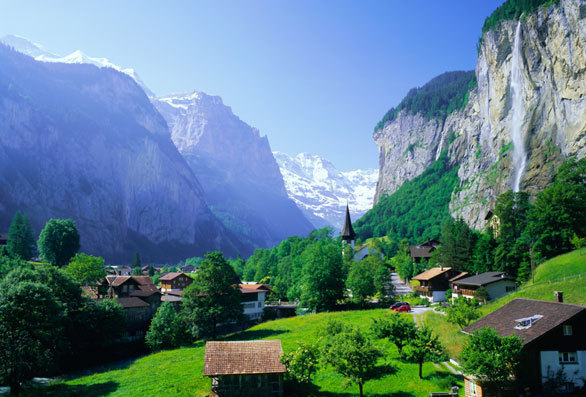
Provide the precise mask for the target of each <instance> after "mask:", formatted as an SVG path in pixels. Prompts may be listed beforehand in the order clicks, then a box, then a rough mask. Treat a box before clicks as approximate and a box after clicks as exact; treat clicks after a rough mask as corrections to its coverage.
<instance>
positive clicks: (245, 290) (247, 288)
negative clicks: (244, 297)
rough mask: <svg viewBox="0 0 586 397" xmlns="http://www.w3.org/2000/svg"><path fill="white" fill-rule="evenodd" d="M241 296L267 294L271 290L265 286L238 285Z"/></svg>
mask: <svg viewBox="0 0 586 397" xmlns="http://www.w3.org/2000/svg"><path fill="white" fill-rule="evenodd" d="M238 286H239V287H240V291H241V292H242V293H243V294H249V293H252V292H269V291H270V290H271V289H270V288H269V287H268V286H267V285H266V284H238Z"/></svg>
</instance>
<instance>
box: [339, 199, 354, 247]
mask: <svg viewBox="0 0 586 397" xmlns="http://www.w3.org/2000/svg"><path fill="white" fill-rule="evenodd" d="M340 235H341V236H342V240H344V241H345V242H347V243H348V244H352V242H353V241H354V240H356V233H354V229H353V228H352V219H350V209H349V208H348V203H346V219H345V220H344V228H343V229H342V233H341V234H340Z"/></svg>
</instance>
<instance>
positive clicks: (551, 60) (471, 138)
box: [373, 0, 586, 229]
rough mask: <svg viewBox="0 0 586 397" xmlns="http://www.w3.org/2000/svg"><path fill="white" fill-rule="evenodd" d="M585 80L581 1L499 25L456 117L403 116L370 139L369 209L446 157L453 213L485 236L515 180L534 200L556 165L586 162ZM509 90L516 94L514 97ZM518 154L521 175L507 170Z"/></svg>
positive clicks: (487, 39)
mask: <svg viewBox="0 0 586 397" xmlns="http://www.w3.org/2000/svg"><path fill="white" fill-rule="evenodd" d="M515 44H518V49H519V53H518V55H517V59H516V60H514V58H515V57H514V49H515ZM515 69H516V70H515ZM585 73H586V4H585V3H584V2H583V1H582V0H561V1H560V2H559V3H558V4H554V5H549V6H545V7H541V8H539V9H538V10H536V11H535V12H532V13H529V14H524V15H523V16H522V17H521V19H520V21H514V20H506V21H503V22H501V23H500V24H498V26H497V27H496V28H495V29H492V30H490V31H487V32H485V33H484V34H483V36H482V39H481V42H480V44H479V53H478V61H477V66H476V70H475V71H474V75H475V79H476V81H477V85H475V86H474V87H473V88H471V90H470V92H469V93H468V96H467V102H466V104H465V106H463V108H461V109H457V110H454V111H453V112H451V113H450V114H448V115H447V117H445V119H441V118H439V119H438V118H427V117H425V116H424V115H422V114H419V113H416V114H412V113H410V112H408V111H407V110H402V111H400V112H399V113H398V114H397V116H396V117H395V118H394V119H393V120H392V121H390V122H387V123H386V124H384V126H382V128H378V129H377V130H376V131H375V132H374V135H373V137H374V139H375V141H376V143H377V145H378V148H379V163H380V170H379V179H378V184H377V190H376V194H375V203H376V202H378V201H379V200H380V198H381V197H382V196H383V195H384V194H391V193H393V192H394V191H396V190H397V189H398V188H399V187H400V186H401V184H402V183H403V182H405V181H407V180H411V179H413V178H414V177H416V176H417V175H419V174H421V173H422V172H423V171H424V170H425V169H426V168H427V167H429V166H430V165H431V164H432V163H433V162H434V161H435V160H436V159H437V158H438V157H439V155H440V153H441V152H442V151H443V150H447V154H448V156H449V159H450V162H451V164H452V165H453V166H457V167H459V168H458V178H459V186H457V187H456V189H454V192H453V193H452V196H451V200H450V206H449V208H450V213H451V215H452V216H454V217H463V219H464V220H465V221H466V222H467V223H468V224H469V225H471V226H473V227H475V228H477V229H479V228H482V227H483V226H484V222H485V221H484V217H485V215H486V213H487V211H488V210H490V209H492V206H493V205H494V202H495V200H496V198H497V197H498V195H500V194H501V193H503V192H505V191H507V190H510V189H513V188H515V174H516V172H517V171H518V175H519V184H518V185H519V186H518V187H519V189H520V190H524V191H527V192H529V193H530V194H535V193H537V192H538V191H540V190H542V189H543V188H545V187H546V186H547V185H548V184H549V183H551V181H552V179H553V177H554V176H555V174H556V170H557V167H558V166H559V165H560V164H561V162H562V161H563V159H565V158H567V157H569V156H577V157H578V158H581V157H584V156H585V155H586V75H585ZM514 76H516V77H514ZM516 80H518V86H517V87H516V88H512V84H511V82H512V81H516ZM515 92H517V93H518V95H517V98H516V99H515ZM516 103H517V105H516ZM518 103H522V111H518V106H519V105H518ZM516 109H517V110H516ZM516 119H517V120H516ZM515 125H518V136H519V138H520V139H518V140H517V146H516V147H515V145H514V144H513V143H512V142H513V129H514V126H515ZM520 149H523V152H524V153H525V154H523V155H524V156H526V158H525V159H524V160H525V163H526V164H525V165H524V166H523V165H520V164H522V162H519V161H516V162H515V161H514V157H515V156H516V154H515V152H516V151H519V150H520ZM515 164H517V165H515Z"/></svg>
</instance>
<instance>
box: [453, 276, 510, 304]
mask: <svg viewBox="0 0 586 397" xmlns="http://www.w3.org/2000/svg"><path fill="white" fill-rule="evenodd" d="M450 281H451V282H452V302H453V301H454V299H456V298H458V297H461V296H463V297H465V298H468V299H472V298H474V297H475V295H476V291H477V290H478V289H479V288H480V287H483V288H484V289H485V290H486V292H487V293H488V300H493V299H498V298H500V297H501V296H504V295H506V294H508V293H509V292H513V291H516V290H517V284H516V283H515V281H514V280H513V278H512V277H510V276H508V275H506V274H505V272H486V273H481V274H477V275H475V276H470V277H463V278H458V279H457V280H454V281H452V280H450Z"/></svg>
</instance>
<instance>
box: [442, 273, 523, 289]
mask: <svg viewBox="0 0 586 397" xmlns="http://www.w3.org/2000/svg"><path fill="white" fill-rule="evenodd" d="M452 280H453V279H452ZM501 280H513V278H512V277H511V276H507V274H506V273H505V272H486V273H480V274H477V275H475V276H471V277H466V278H462V279H460V280H458V281H454V284H456V285H474V286H482V285H488V284H491V283H494V282H497V281H501ZM450 281H451V280H450Z"/></svg>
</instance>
